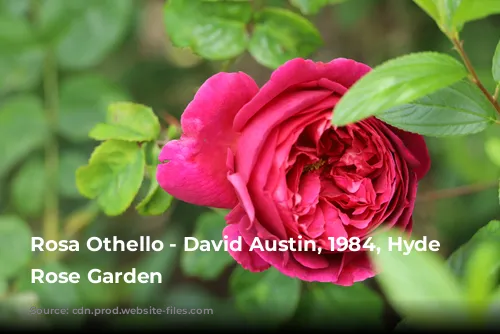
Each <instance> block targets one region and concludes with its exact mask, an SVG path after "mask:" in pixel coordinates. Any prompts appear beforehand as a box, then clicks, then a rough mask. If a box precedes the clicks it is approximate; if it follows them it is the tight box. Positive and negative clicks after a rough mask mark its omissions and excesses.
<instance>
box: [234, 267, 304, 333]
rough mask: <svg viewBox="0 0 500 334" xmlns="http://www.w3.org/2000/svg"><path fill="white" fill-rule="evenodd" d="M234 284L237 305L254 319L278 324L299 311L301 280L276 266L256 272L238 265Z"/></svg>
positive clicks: (263, 322)
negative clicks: (278, 269)
mask: <svg viewBox="0 0 500 334" xmlns="http://www.w3.org/2000/svg"><path fill="white" fill-rule="evenodd" d="M230 287H231V291H232V294H233V296H234V299H235V303H236V307H237V308H238V309H239V310H240V312H241V313H242V314H243V315H244V316H245V317H246V318H247V319H248V320H250V321H251V322H257V323H258V324H259V325H262V326H267V325H278V324H280V323H283V322H285V321H287V320H289V319H290V318H291V317H292V316H293V315H294V313H295V310H296V309H297V306H298V304H299V299H300V281H299V280H298V279H295V278H290V277H287V276H285V275H283V274H281V273H280V272H279V271H277V270H276V269H274V268H270V269H267V270H266V271H263V272H260V273H252V272H250V271H247V270H245V269H243V268H242V267H240V266H238V267H237V268H236V269H235V270H234V271H233V274H232V275H231V278H230Z"/></svg>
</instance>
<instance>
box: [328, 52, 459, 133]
mask: <svg viewBox="0 0 500 334" xmlns="http://www.w3.org/2000/svg"><path fill="white" fill-rule="evenodd" d="M466 75H467V71H466V70H465V68H464V66H463V65H462V64H461V63H460V62H458V61H457V60H456V59H454V58H453V57H451V56H448V55H446V54H440V53H435V52H421V53H413V54H409V55H405V56H402V57H399V58H395V59H392V60H389V61H387V62H386V63H384V64H382V65H380V66H378V67H376V68H375V69H373V70H372V71H371V72H369V73H368V74H366V75H365V76H364V77H363V78H361V79H360V80H359V81H358V82H356V83H355V84H354V85H353V86H352V87H351V88H350V89H349V90H348V91H347V93H346V94H345V95H344V96H343V97H342V98H341V99H340V101H339V103H338V104H337V106H336V107H335V111H334V113H333V120H332V122H333V124H335V125H337V126H343V125H347V124H350V123H354V122H357V121H360V120H362V119H365V118H367V117H370V116H375V115H379V114H381V113H383V112H384V111H387V110H389V109H391V108H394V107H398V106H401V105H403V104H407V103H410V102H413V101H415V100H417V99H419V98H421V97H424V96H426V95H428V94H431V93H433V92H435V91H437V90H439V89H441V88H445V87H447V86H449V85H452V84H454V83H455V82H457V81H459V80H461V79H463V78H464V77H465V76H466Z"/></svg>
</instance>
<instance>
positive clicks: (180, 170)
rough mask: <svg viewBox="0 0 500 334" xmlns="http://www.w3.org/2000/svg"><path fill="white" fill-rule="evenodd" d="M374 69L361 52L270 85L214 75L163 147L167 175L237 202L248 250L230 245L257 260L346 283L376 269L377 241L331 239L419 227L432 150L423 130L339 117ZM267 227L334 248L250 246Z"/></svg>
mask: <svg viewBox="0 0 500 334" xmlns="http://www.w3.org/2000/svg"><path fill="white" fill-rule="evenodd" d="M369 71H370V68H369V67H368V66H366V65H364V64H361V63H358V62H355V61H353V60H349V59H335V60H333V61H331V62H330V63H327V64H325V63H320V62H313V61H310V60H304V59H294V60H291V61H289V62H287V63H286V64H284V65H283V66H281V67H280V68H278V69H277V70H276V71H275V72H274V73H273V74H272V76H271V79H270V80H269V82H267V83H266V84H265V85H264V86H263V87H262V88H260V89H259V87H258V86H257V85H256V84H255V82H254V81H253V80H252V78H250V77H249V76H248V75H246V74H244V73H241V72H238V73H219V74H216V75H214V76H213V77H211V78H210V79H208V80H207V81H206V82H205V83H204V84H203V86H201V88H200V89H199V91H198V92H197V94H196V96H195V97H194V100H193V101H192V102H191V103H190V104H189V105H188V107H187V108H186V110H185V112H184V114H183V115H182V118H181V124H182V129H183V135H182V137H181V138H180V139H179V140H175V141H171V142H168V143H167V144H166V145H165V147H164V148H163V150H162V152H161V154H160V157H159V159H160V161H161V162H162V163H161V164H160V165H159V166H158V174H157V179H158V182H159V184H160V185H161V187H162V188H163V189H164V190H165V191H167V192H169V193H170V194H172V195H173V196H175V197H177V198H178V199H180V200H183V201H186V202H189V203H192V204H196V205H202V206H211V207H217V208H227V209H232V211H231V212H230V213H229V214H228V216H227V217H226V220H227V224H228V225H227V226H226V228H225V229H224V231H223V234H224V235H227V236H228V237H229V240H234V239H236V238H238V237H240V236H241V237H242V240H243V241H244V243H243V244H244V245H243V249H242V251H239V252H232V251H231V252H230V253H231V255H232V256H233V257H234V259H235V260H236V261H237V262H238V263H240V264H241V266H243V267H244V268H245V269H247V270H250V271H253V272H259V271H263V270H266V269H268V268H269V267H270V266H273V267H275V268H276V269H278V270H279V271H280V272H282V273H283V274H285V275H288V276H291V277H297V278H299V279H301V280H304V281H319V282H331V283H335V284H338V285H352V284H353V283H354V282H358V281H363V280H365V279H367V278H370V277H373V276H374V275H375V270H374V268H373V267H372V264H371V263H370V261H369V257H368V256H367V254H368V253H367V251H366V250H363V249H362V250H361V251H357V252H355V251H344V252H339V251H333V252H332V251H331V248H330V241H329V239H328V238H329V237H337V238H338V237H346V238H351V237H359V238H360V239H361V240H365V239H366V238H367V237H368V236H369V233H370V232H371V231H373V229H374V228H376V227H378V226H380V225H381V224H384V226H387V227H394V228H399V229H401V230H403V231H406V232H411V228H412V211H413V207H414V203H415V196H416V191H417V182H418V181H419V180H420V179H421V178H422V177H423V176H424V175H425V174H426V173H427V172H428V170H429V168H430V159H429V155H428V151H427V147H426V144H425V142H424V140H423V138H422V137H421V136H419V135H416V134H411V133H407V132H404V131H401V130H398V129H395V128H393V127H391V126H389V125H387V124H385V123H383V122H382V121H380V120H378V119H376V118H369V119H366V120H364V121H361V122H359V123H356V124H354V125H349V126H346V127H341V128H337V129H336V128H334V127H333V126H332V125H331V122H330V120H331V117H332V109H333V108H334V107H335V105H336V104H337V102H338V101H339V99H340V98H341V97H342V95H343V94H345V92H346V91H347V90H348V89H349V87H351V86H352V85H353V84H354V83H355V82H356V81H357V80H358V79H360V78H361V77H362V76H363V75H364V74H366V73H367V72H369ZM299 236H300V237H299ZM256 237H258V238H260V240H262V243H263V244H264V240H270V241H272V240H275V241H277V240H288V239H290V238H292V239H294V240H297V239H298V238H301V240H314V241H315V242H316V245H317V246H318V247H322V248H323V251H322V253H321V254H318V253H317V252H312V251H309V252H304V251H295V252H292V251H261V250H259V249H254V250H252V251H249V248H250V245H251V244H252V242H253V241H254V240H255V238H256ZM361 244H363V242H362V243H361Z"/></svg>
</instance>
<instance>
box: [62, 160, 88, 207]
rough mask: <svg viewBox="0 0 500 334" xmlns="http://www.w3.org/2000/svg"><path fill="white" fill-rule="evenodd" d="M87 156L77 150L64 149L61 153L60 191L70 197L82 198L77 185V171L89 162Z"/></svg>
mask: <svg viewBox="0 0 500 334" xmlns="http://www.w3.org/2000/svg"><path fill="white" fill-rule="evenodd" d="M87 160H88V158H87V156H86V155H85V154H84V153H82V152H80V151H77V150H63V151H61V153H60V155H59V173H58V177H59V193H60V194H61V195H63V196H65V197H69V198H81V196H82V195H81V194H80V192H79V191H78V188H77V187H76V176H75V173H76V171H77V169H78V168H79V167H80V166H83V165H86V164H87Z"/></svg>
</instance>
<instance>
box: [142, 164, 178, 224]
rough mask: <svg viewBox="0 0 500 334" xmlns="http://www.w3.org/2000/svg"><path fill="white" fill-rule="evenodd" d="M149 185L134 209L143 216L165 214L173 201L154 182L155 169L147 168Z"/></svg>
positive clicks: (170, 196)
mask: <svg viewBox="0 0 500 334" xmlns="http://www.w3.org/2000/svg"><path fill="white" fill-rule="evenodd" d="M149 174H150V179H151V180H150V185H149V190H148V193H147V195H146V197H144V199H143V200H142V201H141V202H139V204H137V206H136V207H135V208H136V210H137V212H139V214H141V215H144V216H159V215H161V214H163V213H165V212H166V211H167V210H168V208H169V207H170V205H171V204H172V201H173V199H174V198H173V196H172V195H170V194H169V193H167V192H165V191H164V190H163V189H161V188H160V185H159V184H158V181H156V167H150V168H149Z"/></svg>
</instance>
